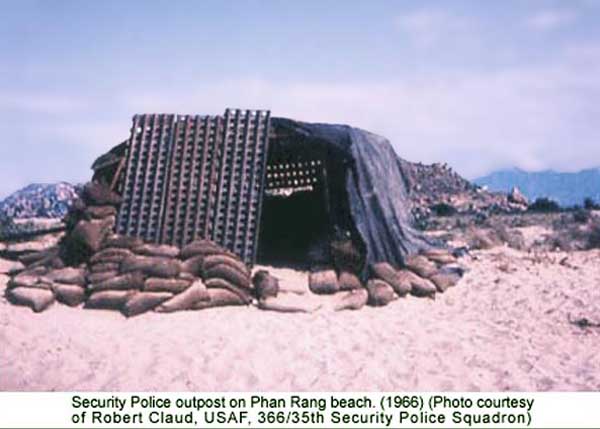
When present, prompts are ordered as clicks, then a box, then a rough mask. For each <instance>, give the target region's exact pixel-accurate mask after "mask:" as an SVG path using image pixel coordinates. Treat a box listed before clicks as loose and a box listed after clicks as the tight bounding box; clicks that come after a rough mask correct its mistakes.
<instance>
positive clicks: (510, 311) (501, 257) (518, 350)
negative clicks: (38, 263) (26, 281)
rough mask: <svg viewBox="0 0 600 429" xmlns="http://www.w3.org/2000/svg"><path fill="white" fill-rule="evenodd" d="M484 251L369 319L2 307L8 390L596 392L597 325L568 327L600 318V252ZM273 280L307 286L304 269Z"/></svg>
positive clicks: (2, 383) (0, 332) (371, 311)
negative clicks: (436, 288) (445, 281)
mask: <svg viewBox="0 0 600 429" xmlns="http://www.w3.org/2000/svg"><path fill="white" fill-rule="evenodd" d="M475 256H476V260H465V261H464V262H465V264H466V265H467V266H468V267H469V268H470V271H469V273H468V274H467V275H466V276H465V277H464V278H463V279H462V281H461V282H460V283H459V285H458V286H456V287H454V288H452V289H450V290H449V291H447V292H446V293H445V294H444V295H439V296H438V297H437V298H436V300H435V301H433V300H430V299H418V298H414V297H409V298H404V299H399V300H397V301H395V302H393V303H391V304H390V305H388V306H387V307H384V308H369V307H365V308H364V309H362V310H360V311H345V312H338V313H335V312H333V311H331V310H330V309H329V307H328V306H327V305H326V304H327V303H326V300H324V301H323V302H324V303H325V305H324V306H323V307H322V308H321V309H320V310H318V311H316V312H315V313H312V314H282V313H276V312H268V311H261V310H258V309H256V308H253V307H252V308H222V309H208V310H203V311H195V312H183V313H174V314H154V313H151V314H144V315H141V316H139V317H135V318H132V319H129V320H128V319H125V318H124V317H123V316H121V315H120V314H118V313H115V312H110V311H102V310H82V309H77V308H76V309H73V308H68V307H66V306H63V305H58V304H55V305H54V306H53V307H52V308H50V309H49V310H48V311H46V312H44V313H41V314H34V313H32V312H31V311H30V310H29V309H27V308H22V307H16V306H12V305H10V304H8V303H7V302H6V301H5V300H3V301H2V302H1V303H0V344H2V346H1V347H0V389H1V390H42V391H50V390H117V391H118V390H126V391H138V390H139V391H143V390H171V391H186V390H194V391H204V390H207V391H212V390H218V391H236V390H241V391H245V390H275V391H287V390H332V391H341V390H448V391H450V390H469V391H477V390H486V391H488V390H492V391H496V390H526V391H528V390H598V389H600V359H598V355H597V354H598V350H599V348H598V345H599V344H600V342H599V341H600V329H597V328H596V329H595V328H589V329H581V328H579V327H577V326H574V325H573V324H571V323H569V322H568V320H567V317H568V315H569V314H570V316H571V318H581V317H586V318H588V319H590V320H594V319H596V320H597V319H600V252H599V251H590V252H578V253H572V254H569V255H566V254H562V253H552V254H549V256H548V255H533V254H527V253H519V252H516V251H512V250H509V249H504V248H502V249H495V250H491V251H485V252H477V253H476V254H475ZM566 256H568V259H567V260H564V257H566ZM561 261H562V263H561ZM276 275H278V276H280V277H281V278H282V283H283V284H284V287H285V286H286V285H287V288H292V289H300V290H296V292H301V291H302V289H304V290H306V288H305V285H304V282H306V273H299V272H294V271H292V270H277V272H276ZM4 280H6V278H5V277H4ZM0 284H2V289H4V284H5V281H0ZM311 299H319V298H315V297H311Z"/></svg>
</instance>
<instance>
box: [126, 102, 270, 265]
mask: <svg viewBox="0 0 600 429" xmlns="http://www.w3.org/2000/svg"><path fill="white" fill-rule="evenodd" d="M269 123H270V114H269V112H268V111H250V110H245V111H242V110H231V109H228V110H226V111H225V115H224V116H192V115H156V114H155V115H136V116H135V117H134V119H133V127H132V131H131V137H130V139H129V143H128V154H127V164H126V169H125V180H124V186H123V191H122V193H123V203H122V204H121V208H120V212H119V219H118V223H117V232H119V233H121V234H126V235H132V236H138V237H142V238H143V239H145V240H146V241H149V242H155V243H166V244H175V245H179V246H182V245H184V244H186V243H189V242H190V241H192V240H194V239H196V238H208V239H211V240H213V241H215V242H216V243H218V244H220V245H222V246H223V247H226V248H227V249H229V250H231V251H232V252H234V253H236V254H237V255H239V256H240V257H241V258H242V259H243V260H244V261H245V262H246V263H248V264H252V263H254V260H255V257H256V247H257V240H258V232H259V231H258V226H259V218H260V209H261V202H262V194H263V187H264V173H265V164H266V157H267V152H268V142H269V138H268V137H269Z"/></svg>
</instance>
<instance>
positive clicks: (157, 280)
mask: <svg viewBox="0 0 600 429" xmlns="http://www.w3.org/2000/svg"><path fill="white" fill-rule="evenodd" d="M191 284H192V280H187V279H183V278H176V279H163V278H161V277H149V278H147V279H146V281H145V282H144V291H146V292H171V293H173V294H178V293H181V292H183V291H184V290H186V289H187V288H189V287H190V286H191Z"/></svg>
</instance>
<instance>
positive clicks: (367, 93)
mask: <svg viewBox="0 0 600 429" xmlns="http://www.w3.org/2000/svg"><path fill="white" fill-rule="evenodd" d="M573 55H574V54H573ZM599 72H600V63H599V62H596V63H595V64H589V63H588V65H587V67H586V68H585V69H579V68H577V67H571V66H569V65H565V64H558V65H556V66H554V67H550V66H543V67H542V66H529V67H516V68H512V69H509V70H504V71H495V72H469V73H460V74H450V73H448V74H438V75H436V76H427V77H420V76H407V77H405V78H404V79H395V80H388V81H385V82H379V83H371V82H369V83H366V82H338V83H335V84H331V83H327V84H326V83H319V82H295V83H293V82H292V83H289V82H286V83H284V82H275V81H266V80H244V79H241V80H229V81H223V82H220V83H217V84H207V85H198V86H195V87H192V88H190V87H185V88H181V89H179V90H174V89H171V90H170V91H169V92H162V93H161V92H154V93H148V92H145V93H144V94H140V95H136V94H128V95H126V96H125V99H124V100H123V102H124V103H126V104H127V105H128V109H130V110H134V111H139V112H154V111H176V112H181V113H192V112H200V113H203V112H209V113H220V112H222V111H223V109H224V107H226V106H231V107H243V108H257V107H258V108H269V109H271V110H272V112H273V114H274V115H276V116H285V117H291V118H295V119H300V120H305V121H310V122H335V123H346V124H350V125H354V126H357V127H361V128H364V129H367V130H370V131H373V132H376V133H378V134H381V135H384V136H386V137H388V138H389V139H390V141H391V142H392V144H393V146H394V147H395V149H396V151H397V152H398V154H400V156H402V157H404V158H406V159H409V160H413V161H424V162H448V163H449V164H450V165H452V166H454V167H456V168H457V169H458V171H459V172H461V173H462V174H465V175H467V176H469V177H475V176H477V175H480V174H483V173H486V172H488V171H489V170H491V169H495V168H500V167H506V166H519V167H522V168H527V169H542V168H547V167H554V168H556V169H559V170H560V169H562V170H568V169H576V168H583V167H588V166H590V165H589V163H590V162H594V160H596V162H598V161H597V160H599V159H600V145H598V144H597V142H598V141H600V129H598V127H596V126H595V120H594V118H598V117H600V106H598V105H597V103H595V101H594V100H595V99H597V97H598V96H600V79H599V78H598V76H599V75H600V73H599ZM594 95H595V96H594Z"/></svg>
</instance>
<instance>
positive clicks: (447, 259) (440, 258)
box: [423, 249, 456, 265]
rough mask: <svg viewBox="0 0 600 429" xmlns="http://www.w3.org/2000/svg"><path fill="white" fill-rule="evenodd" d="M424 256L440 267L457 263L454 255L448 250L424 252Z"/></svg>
mask: <svg viewBox="0 0 600 429" xmlns="http://www.w3.org/2000/svg"><path fill="white" fill-rule="evenodd" d="M423 256H425V257H426V258H427V259H429V260H430V261H432V262H434V263H436V264H438V265H446V264H453V263H455V262H456V258H455V257H454V255H452V253H450V251H449V250H447V249H431V250H428V251H425V252H423Z"/></svg>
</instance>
